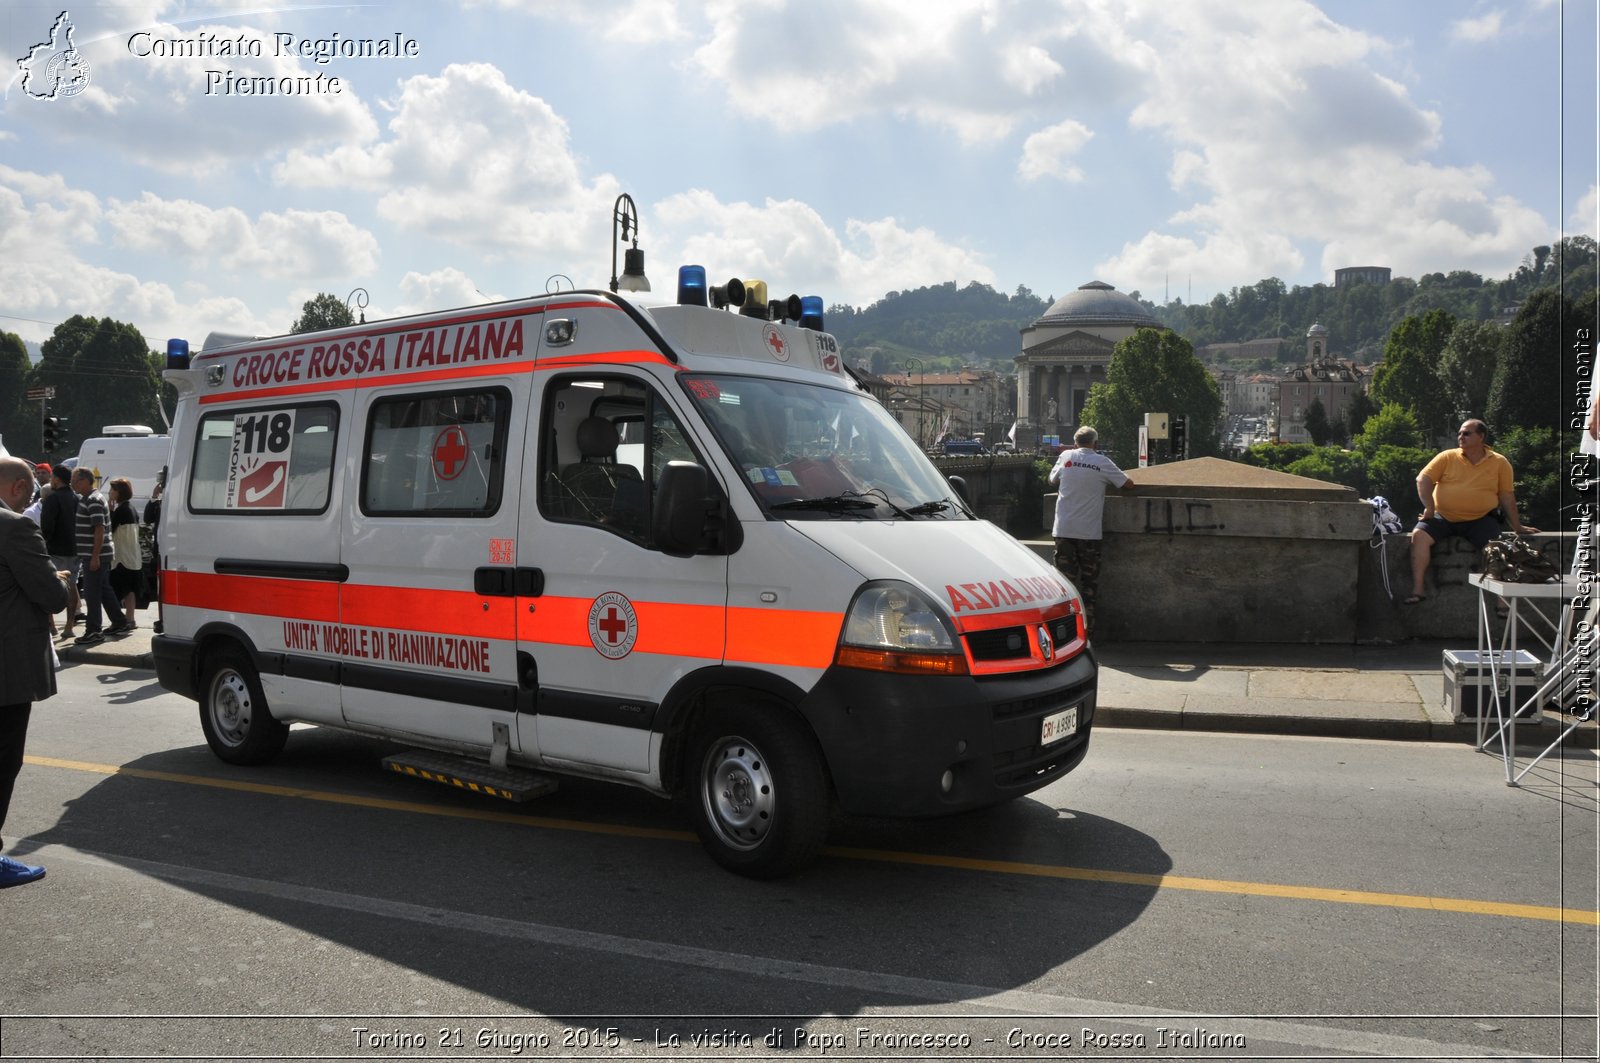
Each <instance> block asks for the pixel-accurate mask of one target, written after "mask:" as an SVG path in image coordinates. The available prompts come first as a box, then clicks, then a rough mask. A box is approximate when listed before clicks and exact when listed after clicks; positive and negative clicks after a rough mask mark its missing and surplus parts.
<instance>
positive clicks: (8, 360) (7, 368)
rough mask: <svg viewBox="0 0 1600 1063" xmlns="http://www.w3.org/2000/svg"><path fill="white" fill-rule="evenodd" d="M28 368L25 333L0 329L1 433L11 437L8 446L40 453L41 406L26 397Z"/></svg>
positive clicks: (3, 435)
mask: <svg viewBox="0 0 1600 1063" xmlns="http://www.w3.org/2000/svg"><path fill="white" fill-rule="evenodd" d="M29 368H30V366H29V365H28V346H27V344H25V343H23V342H22V337H21V336H18V335H17V334H16V333H14V332H0V437H4V438H5V439H9V440H10V441H11V442H10V444H9V447H8V449H12V450H18V451H22V450H26V451H27V452H29V453H37V452H38V449H39V417H38V407H36V406H33V405H32V404H31V403H29V402H28V401H27V400H26V399H25V398H23V395H24V394H25V393H26V392H27V390H28V370H29ZM30 415H31V416H30Z"/></svg>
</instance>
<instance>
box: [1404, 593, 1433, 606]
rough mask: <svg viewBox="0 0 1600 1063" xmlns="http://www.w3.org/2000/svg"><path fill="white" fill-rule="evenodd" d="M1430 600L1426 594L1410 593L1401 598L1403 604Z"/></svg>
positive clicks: (1415, 603) (1416, 603)
mask: <svg viewBox="0 0 1600 1063" xmlns="http://www.w3.org/2000/svg"><path fill="white" fill-rule="evenodd" d="M1427 600H1428V596H1427V595H1426V594H1409V595H1407V596H1406V597H1404V598H1402V599H1401V600H1400V604H1401V605H1418V604H1420V603H1422V602H1425V601H1427Z"/></svg>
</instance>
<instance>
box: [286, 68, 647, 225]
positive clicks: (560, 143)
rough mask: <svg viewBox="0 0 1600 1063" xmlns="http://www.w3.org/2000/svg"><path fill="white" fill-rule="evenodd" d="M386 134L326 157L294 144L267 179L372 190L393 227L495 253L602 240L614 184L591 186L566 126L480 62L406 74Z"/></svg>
mask: <svg viewBox="0 0 1600 1063" xmlns="http://www.w3.org/2000/svg"><path fill="white" fill-rule="evenodd" d="M389 106H390V109H391V110H392V112H393V117H392V118H390V120H389V122H388V126H387V129H386V132H385V135H384V136H382V137H381V138H379V137H373V138H370V139H369V140H368V141H366V142H363V143H357V144H349V145H345V146H342V147H339V148H336V149H334V150H332V151H329V152H327V153H325V154H320V155H319V154H316V153H315V152H307V151H299V150H295V151H291V152H289V153H288V155H287V157H286V158H285V160H284V162H283V163H282V164H280V165H279V166H278V167H277V168H276V170H275V171H274V177H275V178H276V179H277V180H279V181H281V182H283V183H285V184H289V185H294V186H299V187H332V188H358V189H368V190H371V191H374V192H377V193H379V196H378V201H377V203H378V213H379V215H380V216H382V217H383V218H384V219H385V220H386V221H388V222H390V223H391V224H393V225H394V226H395V227H396V228H397V229H400V230H403V231H412V232H420V233H425V234H427V235H428V236H431V237H433V238H435V239H439V240H444V241H447V242H450V243H455V244H461V245H465V246H470V247H472V248H474V249H477V250H480V251H484V250H487V251H489V252H490V253H497V254H500V255H505V254H510V253H513V252H525V251H526V249H527V248H529V247H539V248H540V249H541V250H543V251H544V252H546V253H548V254H554V255H558V256H560V255H570V254H576V253H578V252H579V251H581V250H584V249H590V248H593V247H596V246H604V241H605V239H606V235H605V234H604V233H603V231H602V229H601V225H602V224H603V223H609V221H610V212H609V209H608V207H609V205H610V203H611V201H612V200H613V199H614V197H615V196H616V192H617V182H616V180H615V179H614V178H612V177H611V176H609V175H601V176H599V177H597V178H594V179H593V180H592V181H588V182H586V181H585V179H584V177H583V175H582V173H581V171H580V167H579V165H578V161H577V159H576V158H575V157H574V156H573V154H572V151H571V148H570V146H569V132H568V129H567V124H566V122H565V121H563V120H562V119H561V117H560V116H558V115H557V114H556V113H555V111H554V110H553V109H552V108H551V107H550V105H549V104H547V103H545V102H544V101H543V100H541V99H539V98H538V97H536V96H532V95H529V94H528V93H526V92H523V91H522V90H520V89H517V88H515V87H513V86H512V85H511V84H510V83H508V82H507V81H506V78H505V75H504V74H503V73H502V72H501V71H500V70H499V69H498V68H496V67H494V66H491V65H489V64H486V63H468V64H454V65H451V66H447V67H445V68H444V70H443V71H441V72H440V74H439V75H438V76H433V75H418V76H416V77H413V78H409V79H407V80H406V81H405V82H404V83H403V84H402V85H401V86H400V89H399V93H398V95H397V96H396V98H395V99H394V100H392V101H390V104H389Z"/></svg>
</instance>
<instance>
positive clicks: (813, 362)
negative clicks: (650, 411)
mask: <svg viewBox="0 0 1600 1063" xmlns="http://www.w3.org/2000/svg"><path fill="white" fill-rule="evenodd" d="M646 312H647V313H648V314H649V315H650V319H651V320H652V321H653V322H655V324H656V327H657V328H659V329H660V330H661V334H662V335H663V336H664V337H666V339H667V340H668V341H669V342H670V343H671V344H672V346H673V348H674V349H675V350H676V351H677V352H678V353H679V354H680V355H681V356H682V357H683V365H684V367H685V368H688V369H698V370H706V371H712V372H727V371H729V370H735V371H737V370H738V369H739V368H740V367H739V366H736V365H730V364H729V363H730V362H744V363H748V364H749V367H750V368H754V369H760V370H762V371H765V372H772V371H777V372H798V373H821V374H824V375H825V376H828V377H830V378H832V379H833V381H834V382H835V383H837V384H840V385H842V386H845V387H855V383H854V381H853V380H852V379H851V378H850V377H849V375H848V374H846V373H845V371H844V359H842V358H841V357H840V356H839V344H838V341H836V340H835V339H834V338H833V337H832V336H831V335H829V334H828V333H826V332H816V331H813V330H811V329H803V328H798V327H796V326H794V325H789V324H784V323H782V322H777V321H765V320H763V319H761V318H756V317H748V316H746V315H743V314H738V313H731V312H728V311H725V310H709V309H706V308H705V307H701V306H655V307H649V308H648V309H647V311H646Z"/></svg>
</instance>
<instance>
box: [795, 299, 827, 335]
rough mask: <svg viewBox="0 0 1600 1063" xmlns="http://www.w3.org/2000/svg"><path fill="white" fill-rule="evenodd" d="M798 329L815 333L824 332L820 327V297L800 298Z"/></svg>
mask: <svg viewBox="0 0 1600 1063" xmlns="http://www.w3.org/2000/svg"><path fill="white" fill-rule="evenodd" d="M800 327H801V328H808V329H812V330H814V331H816V332H822V331H824V329H823V327H822V296H820V295H802V296H801V297H800Z"/></svg>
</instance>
